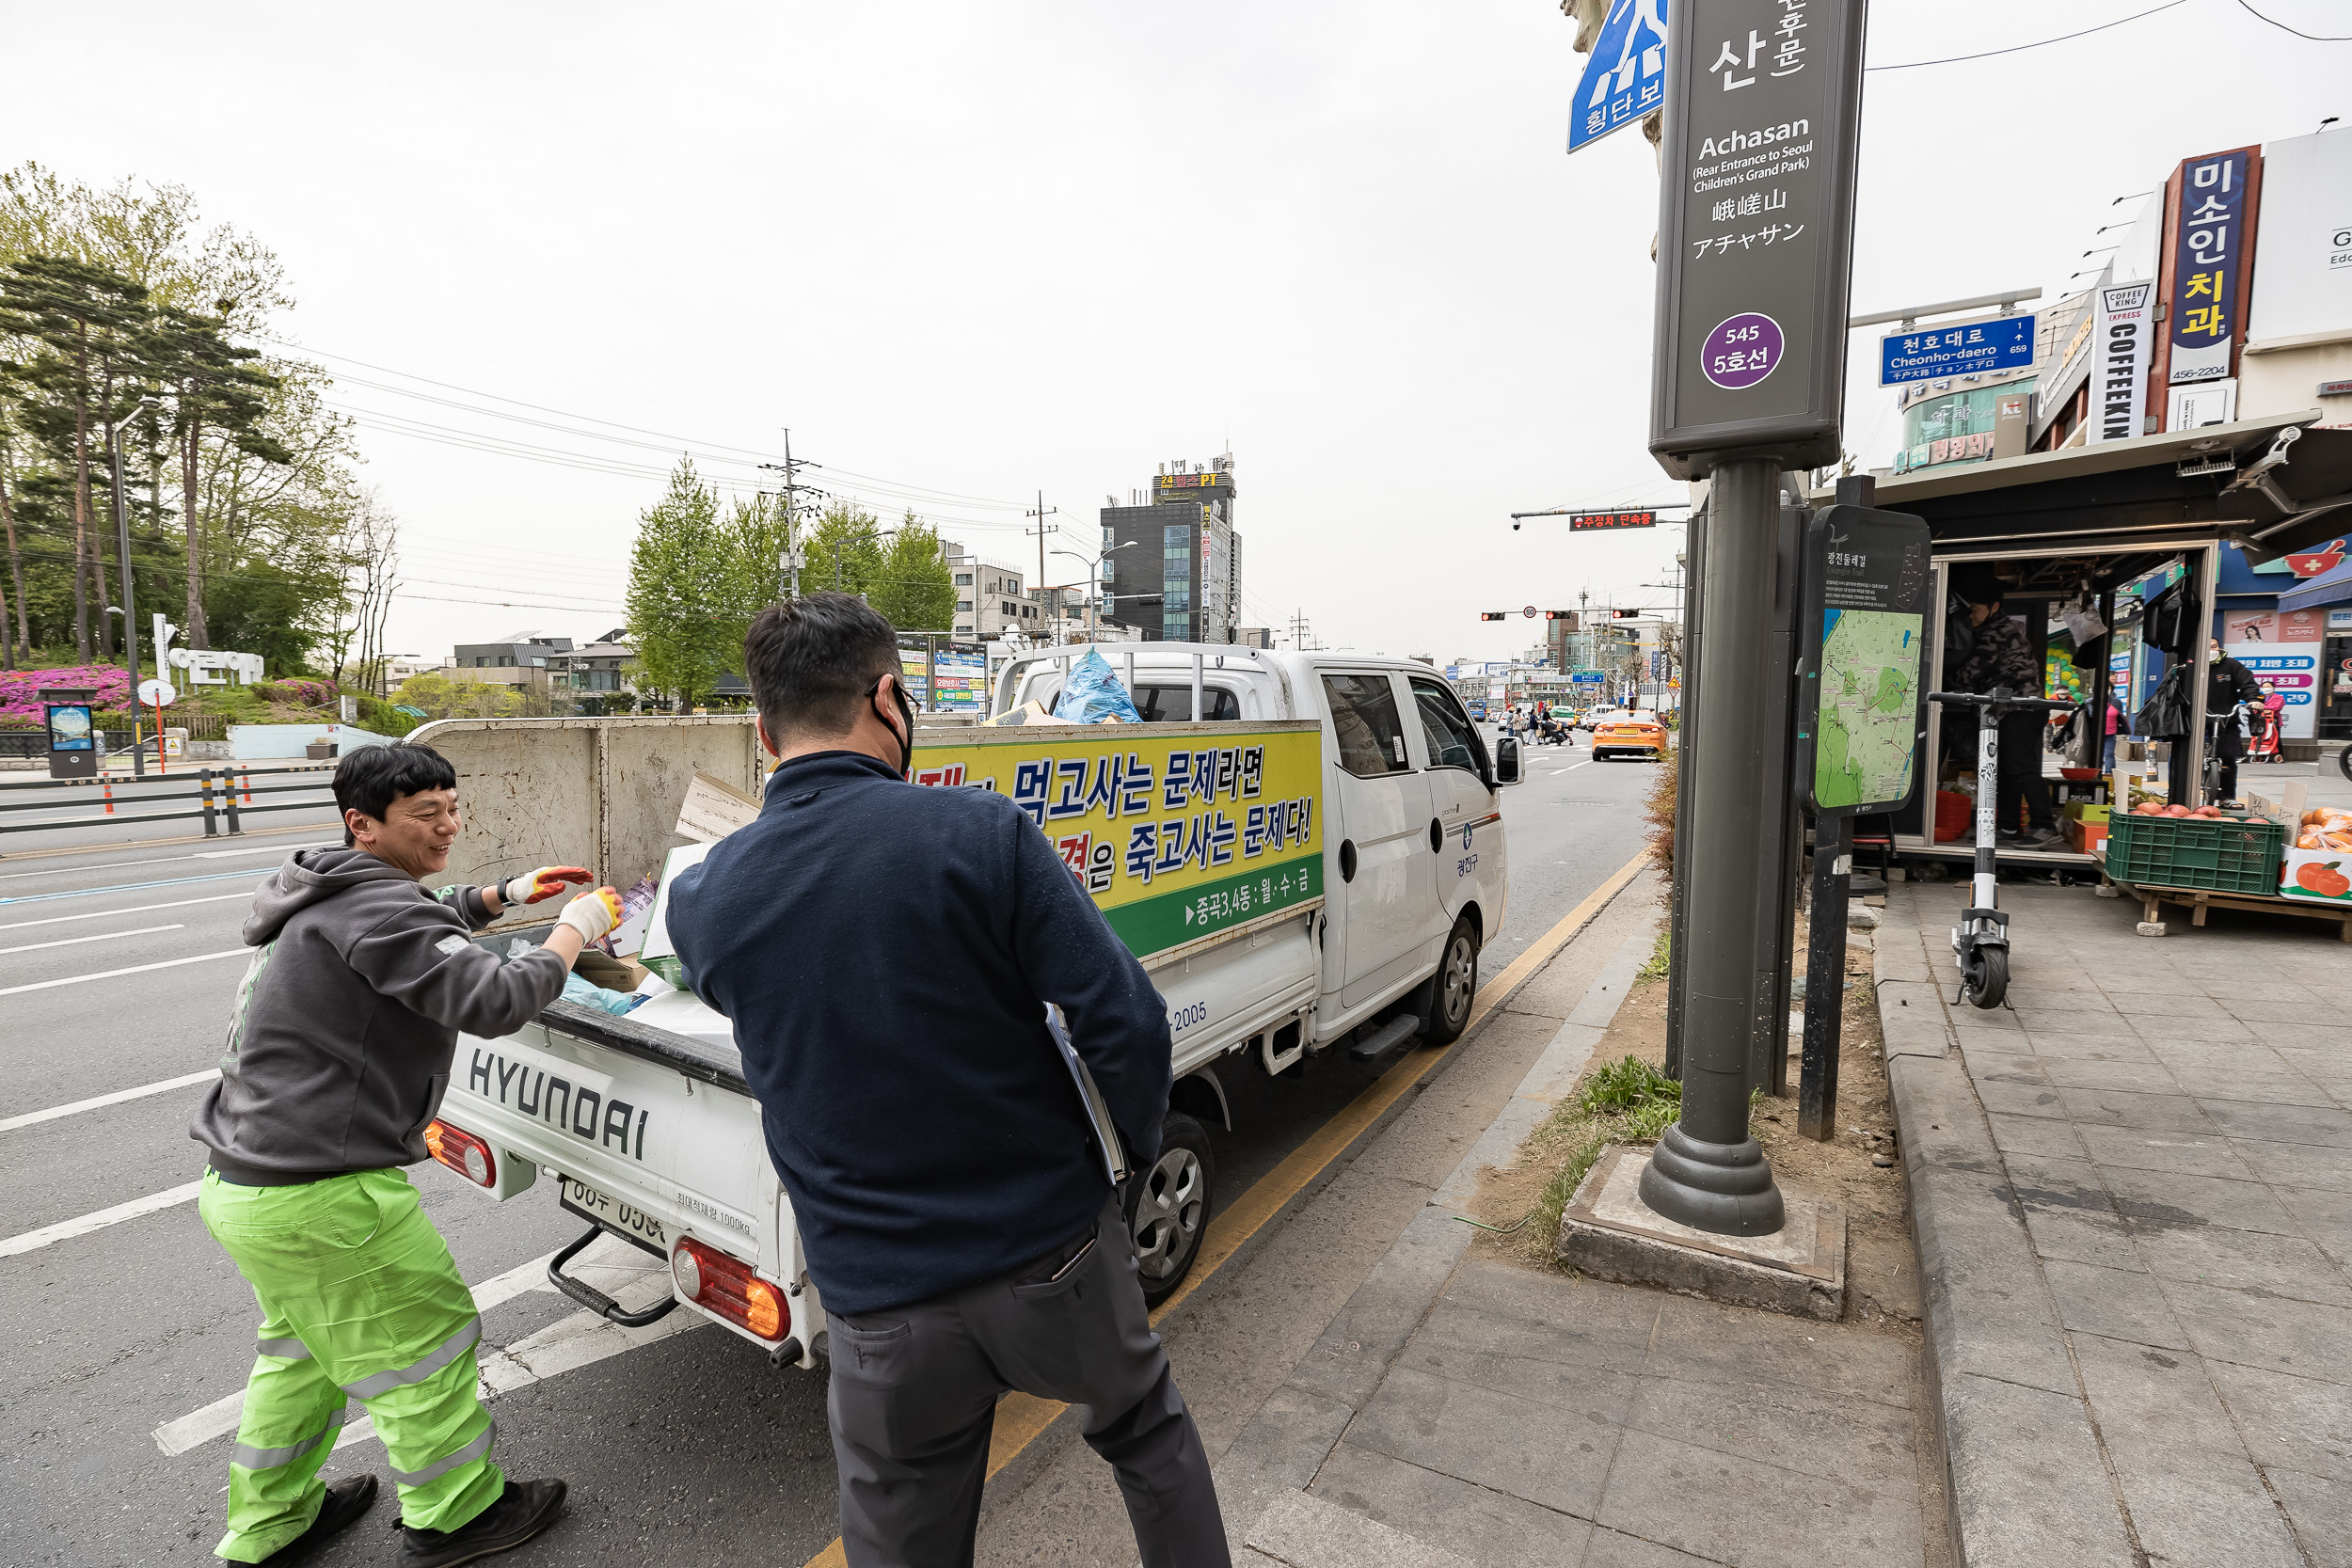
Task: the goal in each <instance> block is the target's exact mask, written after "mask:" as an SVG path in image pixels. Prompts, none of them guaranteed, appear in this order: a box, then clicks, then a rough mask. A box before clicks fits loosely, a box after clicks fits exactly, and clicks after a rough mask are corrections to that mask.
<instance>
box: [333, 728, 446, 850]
mask: <svg viewBox="0 0 2352 1568" xmlns="http://www.w3.org/2000/svg"><path fill="white" fill-rule="evenodd" d="M456 787H457V769H456V768H452V767H451V766H450V765H449V758H447V757H445V756H443V755H441V753H440V752H437V751H435V750H434V749H433V748H432V747H430V746H410V745H407V744H405V743H402V744H398V745H391V746H362V747H360V748H359V749H358V751H356V752H351V753H350V754H348V755H347V756H345V757H344V758H343V759H342V761H341V762H339V763H337V764H336V765H335V809H336V810H338V811H356V812H358V814H359V815H360V816H372V817H373V818H375V820H377V821H378V822H381V821H383V820H384V814H385V813H386V812H388V811H389V810H391V809H392V802H393V801H394V800H399V799H400V798H401V797H402V796H404V795H421V794H423V793H424V792H425V791H427V790H430V789H455V788H456ZM356 842H357V841H356V840H355V839H353V837H352V836H351V829H350V827H349V826H348V825H346V826H345V827H344V829H343V847H345V848H349V847H351V846H352V845H353V844H354V843H356Z"/></svg>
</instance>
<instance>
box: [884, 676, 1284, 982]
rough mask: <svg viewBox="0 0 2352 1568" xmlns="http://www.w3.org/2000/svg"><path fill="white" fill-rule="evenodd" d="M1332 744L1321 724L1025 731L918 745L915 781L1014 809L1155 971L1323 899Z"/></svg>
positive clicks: (922, 739)
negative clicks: (976, 792)
mask: <svg viewBox="0 0 2352 1568" xmlns="http://www.w3.org/2000/svg"><path fill="white" fill-rule="evenodd" d="M1212 731H1213V733H1212ZM1322 745H1323V735H1322V729H1321V727H1320V726H1319V725H1316V724H1313V723H1297V724H1277V725H1271V726H1263V727H1251V728H1248V729H1244V728H1240V727H1237V726H1233V725H1228V724H1218V725H1215V726H1200V727H1197V728H1195V727H1188V728H1187V730H1186V731H1185V733H1182V734H1174V735H1171V734H1169V733H1168V731H1167V730H1165V729H1164V728H1162V727H1161V726H1157V725H1150V726H1146V725H1134V724H1112V725H1095V724H1089V725H1073V726H1069V727H1067V728H1064V727H1062V726H1058V725H1057V726H1052V727H1032V726H1026V725H1025V726H1021V727H1019V728H1013V729H1007V730H1002V731H996V732H991V733H990V734H988V735H986V736H975V737H974V738H972V739H970V740H965V739H962V738H961V737H959V738H958V739H956V740H954V741H951V742H940V743H933V742H932V741H931V740H930V739H928V738H926V737H924V736H917V737H916V745H915V748H914V782H915V783H916V784H929V785H934V786H941V787H946V788H957V787H961V788H966V789H992V790H994V791H995V792H996V793H997V794H999V795H1003V796H1007V797H1009V798H1010V799H1011V800H1012V801H1013V803H1014V804H1015V805H1017V806H1019V807H1020V808H1021V809H1022V811H1023V812H1025V813H1026V814H1027V816H1028V817H1029V819H1030V820H1031V821H1032V822H1035V823H1036V824H1037V825H1038V827H1039V829H1040V830H1041V832H1044V834H1045V835H1046V837H1048V838H1050V839H1051V840H1053V842H1054V847H1055V848H1056V849H1057V851H1058V852H1059V853H1060V855H1061V858H1062V862H1063V863H1064V864H1066V865H1068V866H1069V867H1070V871H1071V875H1072V876H1073V877H1075V878H1077V879H1078V881H1079V883H1080V885H1081V886H1083V887H1085V888H1086V890H1087V892H1088V893H1089V895H1092V896H1093V899H1094V902H1095V904H1096V905H1097V906H1098V907H1099V908H1100V909H1101V910H1102V911H1103V914H1104V918H1105V919H1107V920H1108V921H1109V922H1110V926H1111V929H1112V930H1114V931H1116V932H1118V933H1119V936H1120V940H1121V941H1123V942H1126V944H1127V946H1128V948H1129V949H1130V950H1131V951H1133V952H1134V953H1135V954H1136V956H1137V957H1138V958H1143V957H1149V956H1150V955H1152V954H1154V953H1161V952H1166V951H1167V950H1168V949H1169V948H1172V947H1180V946H1183V945H1184V944H1185V943H1187V942H1197V941H1199V940H1200V938H1202V937H1205V936H1214V935H1215V934H1216V933H1217V932H1218V931H1220V930H1224V929H1227V928H1229V927H1234V926H1240V925H1244V924H1247V923H1248V922H1250V921H1253V920H1257V919H1260V918H1262V917H1263V916H1265V915H1269V914H1275V913H1279V912H1280V911H1283V910H1286V909H1290V908H1293V907H1295V906H1297V905H1301V904H1305V903H1307V902H1309V901H1310V900H1312V899H1315V898H1318V897H1320V896H1322V894H1323V839H1322V836H1321V835H1322V831H1323V800H1322V779H1323V752H1322Z"/></svg>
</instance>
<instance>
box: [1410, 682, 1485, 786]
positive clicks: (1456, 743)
mask: <svg viewBox="0 0 2352 1568" xmlns="http://www.w3.org/2000/svg"><path fill="white" fill-rule="evenodd" d="M1412 687H1413V706H1414V707H1415V708H1416V709H1417V710H1418V711H1419V712H1420V714H1421V733H1422V738H1423V739H1424V740H1426V741H1427V742H1428V745H1429V765H1430V766H1431V767H1433V768H1464V769H1466V770H1468V771H1470V772H1472V773H1483V772H1484V771H1485V766H1484V765H1485V760H1486V747H1485V746H1484V745H1483V744H1482V743H1481V742H1480V740H1479V738H1478V732H1477V731H1476V730H1475V729H1472V728H1471V727H1470V720H1469V719H1468V718H1467V717H1465V716H1464V714H1463V712H1462V705H1461V703H1460V702H1459V701H1458V700H1457V699H1456V698H1455V697H1454V693H1453V691H1452V690H1450V689H1447V688H1446V687H1443V686H1440V685H1438V683H1437V682H1436V681H1427V680H1422V679H1421V678H1419V677H1418V676H1416V677H1413V680H1412Z"/></svg>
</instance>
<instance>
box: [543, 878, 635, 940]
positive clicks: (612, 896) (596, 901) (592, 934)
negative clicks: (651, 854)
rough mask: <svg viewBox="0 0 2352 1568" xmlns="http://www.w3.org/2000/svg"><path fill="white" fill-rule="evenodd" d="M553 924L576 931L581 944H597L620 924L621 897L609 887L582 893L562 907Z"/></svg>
mask: <svg viewBox="0 0 2352 1568" xmlns="http://www.w3.org/2000/svg"><path fill="white" fill-rule="evenodd" d="M555 923H556V924H557V925H559V926H569V927H571V928H572V929H573V930H575V931H578V932H579V933H580V941H581V942H583V943H587V942H599V941H601V940H603V939H604V938H605V937H607V936H609V935H611V934H612V927H615V926H618V925H619V924H620V923H621V895H619V894H618V893H617V892H615V891H613V890H612V888H609V887H600V888H598V889H596V891H595V892H594V893H583V894H581V895H580V896H579V897H577V898H575V899H573V900H572V901H571V902H570V903H568V904H566V905H564V912H563V913H562V914H560V915H558V916H556V920H555Z"/></svg>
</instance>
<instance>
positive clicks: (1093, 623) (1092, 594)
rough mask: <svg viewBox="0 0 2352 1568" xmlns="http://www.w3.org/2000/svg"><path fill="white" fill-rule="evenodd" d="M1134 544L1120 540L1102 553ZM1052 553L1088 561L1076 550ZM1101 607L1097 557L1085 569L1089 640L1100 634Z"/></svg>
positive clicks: (1100, 559)
mask: <svg viewBox="0 0 2352 1568" xmlns="http://www.w3.org/2000/svg"><path fill="white" fill-rule="evenodd" d="M1134 544H1135V541H1134V540H1133V539H1121V540H1120V542H1119V543H1118V544H1116V545H1112V546H1108V548H1107V549H1106V550H1105V551H1104V553H1105V554H1107V553H1108V551H1109V550H1123V549H1126V548H1127V547H1129V546H1132V545H1134ZM1053 553H1054V554H1055V555H1066V556H1068V557H1069V558H1070V559H1071V560H1073V561H1087V560H1088V558H1087V557H1085V556H1083V555H1080V554H1079V553H1078V552H1077V551H1076V550H1055V551H1054V552H1053ZM1102 605H1103V557H1102V556H1101V555H1097V556H1095V557H1094V558H1093V559H1092V560H1091V561H1090V562H1089V564H1088V569H1087V635H1088V636H1089V638H1092V637H1097V636H1099V635H1100V634H1101V632H1102V629H1103V620H1102Z"/></svg>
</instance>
